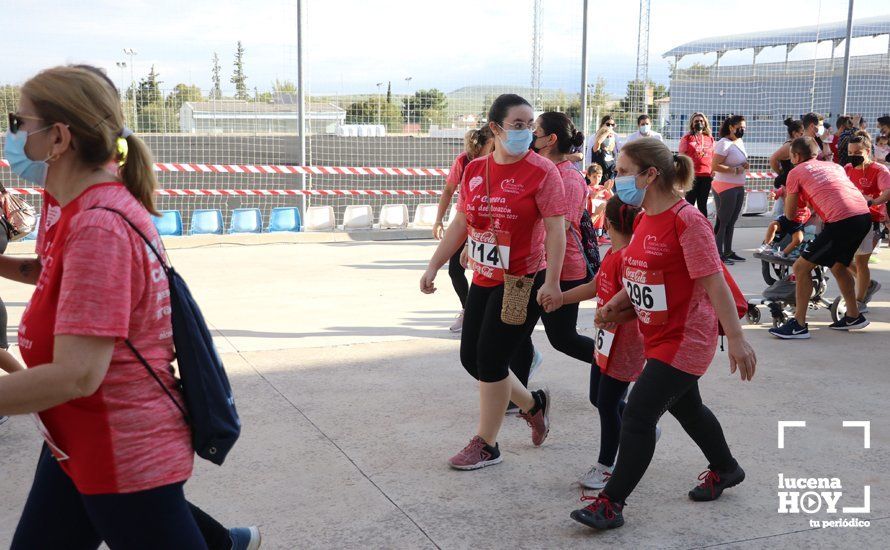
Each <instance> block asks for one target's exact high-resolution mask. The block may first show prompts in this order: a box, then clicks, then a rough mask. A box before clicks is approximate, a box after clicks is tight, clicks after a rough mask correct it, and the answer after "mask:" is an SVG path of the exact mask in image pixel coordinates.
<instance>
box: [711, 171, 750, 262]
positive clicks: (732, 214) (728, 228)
mask: <svg viewBox="0 0 890 550" xmlns="http://www.w3.org/2000/svg"><path fill="white" fill-rule="evenodd" d="M744 204H745V187H744V186H741V185H740V186H738V187H733V188H731V189H727V190H726V191H724V192H722V193H717V192H716V191H715V192H714V206H716V207H717V222H716V223H715V224H714V235H715V236H716V239H717V252H719V253H720V255H721V256H729V255H730V254H732V253H733V249H732V234H733V232H734V231H735V224H736V222H737V221H739V216H740V215H741V213H742V206H744Z"/></svg>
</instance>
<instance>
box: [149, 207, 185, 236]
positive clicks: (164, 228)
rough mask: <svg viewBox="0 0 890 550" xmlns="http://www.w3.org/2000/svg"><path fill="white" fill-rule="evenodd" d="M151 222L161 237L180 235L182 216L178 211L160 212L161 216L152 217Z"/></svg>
mask: <svg viewBox="0 0 890 550" xmlns="http://www.w3.org/2000/svg"><path fill="white" fill-rule="evenodd" d="M152 220H153V221H154V222H155V229H157V230H158V235H160V236H161V237H171V236H175V237H178V236H180V235H182V214H180V213H179V210H161V215H160V216H152Z"/></svg>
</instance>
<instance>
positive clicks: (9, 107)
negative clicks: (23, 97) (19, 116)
mask: <svg viewBox="0 0 890 550" xmlns="http://www.w3.org/2000/svg"><path fill="white" fill-rule="evenodd" d="M18 105H19V87H18V86H13V85H11V84H3V85H2V86H0V109H2V110H3V112H6V113H14V112H15V111H16V110H18ZM8 126H9V121H8V120H7V119H6V117H5V116H4V117H0V132H5V131H6V130H7V129H8Z"/></svg>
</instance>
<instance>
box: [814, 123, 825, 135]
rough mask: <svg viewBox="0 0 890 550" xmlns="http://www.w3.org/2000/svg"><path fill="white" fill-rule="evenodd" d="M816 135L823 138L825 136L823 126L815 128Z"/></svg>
mask: <svg viewBox="0 0 890 550" xmlns="http://www.w3.org/2000/svg"><path fill="white" fill-rule="evenodd" d="M816 135H817V136H819V137H822V136H824V135H825V126H822V125H821V124H820V125H819V126H817V127H816Z"/></svg>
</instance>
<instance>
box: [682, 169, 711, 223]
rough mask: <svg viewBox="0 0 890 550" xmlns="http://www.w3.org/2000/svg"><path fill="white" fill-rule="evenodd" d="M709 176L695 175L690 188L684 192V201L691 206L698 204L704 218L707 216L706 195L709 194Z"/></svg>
mask: <svg viewBox="0 0 890 550" xmlns="http://www.w3.org/2000/svg"><path fill="white" fill-rule="evenodd" d="M713 180H714V178H712V177H711V176H695V179H694V180H692V189H690V190H689V192H688V193H686V201H687V202H689V204H691V205H693V206H698V210H699V212H701V213H702V214H703V215H704V216H705V217H706V218H707V217H708V197H710V196H711V181H713Z"/></svg>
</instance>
